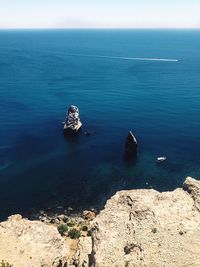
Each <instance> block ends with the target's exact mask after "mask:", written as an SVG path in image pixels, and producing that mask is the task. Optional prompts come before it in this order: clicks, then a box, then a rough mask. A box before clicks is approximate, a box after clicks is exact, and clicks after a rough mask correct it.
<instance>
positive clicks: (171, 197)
mask: <svg viewBox="0 0 200 267" xmlns="http://www.w3.org/2000/svg"><path fill="white" fill-rule="evenodd" d="M89 223H90V225H91V229H92V230H91V237H90V236H81V237H80V238H79V239H78V240H77V243H76V246H75V248H76V249H73V251H72V249H71V246H70V242H69V238H66V237H62V236H61V235H60V234H59V233H58V231H57V228H56V227H55V226H54V225H49V224H45V223H42V222H37V221H29V220H25V219H22V218H21V216H19V215H17V216H11V217H10V218H9V219H8V221H6V222H3V223H1V224H0V261H1V260H5V261H7V262H9V263H10V264H12V265H13V267H18V266H20V267H32V266H34V267H40V266H46V267H50V266H52V267H53V266H56V267H61V266H76V267H77V266H79V267H86V266H92V267H112V266H113V267H139V266H140V267H144V266H145V267H161V266H162V267H165V266H166V267H189V266H191V267H199V266H200V181H197V180H195V179H192V178H190V177H188V178H187V179H186V181H185V182H184V184H183V189H180V188H178V189H176V190H174V191H173V192H163V193H159V192H157V191H155V190H129V191H120V192H117V193H116V194H115V195H114V196H113V197H112V198H111V199H109V200H108V201H107V204H106V206H105V208H104V210H102V211H101V212H100V214H99V215H98V216H97V217H96V218H95V219H94V220H93V221H91V222H89ZM72 254H73V257H71V256H72Z"/></svg>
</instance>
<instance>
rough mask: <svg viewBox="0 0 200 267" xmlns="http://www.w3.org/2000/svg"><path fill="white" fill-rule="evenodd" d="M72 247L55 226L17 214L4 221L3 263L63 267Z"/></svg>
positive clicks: (1, 234) (0, 226)
mask: <svg viewBox="0 0 200 267" xmlns="http://www.w3.org/2000/svg"><path fill="white" fill-rule="evenodd" d="M68 254H69V248H68V246H67V244H66V243H65V240H64V238H63V237H61V235H60V234H59V233H58V231H57V228H56V227H55V226H53V225H47V224H45V223H42V222H40V221H29V220H27V219H22V217H21V215H13V216H10V217H9V218H8V220H7V221H5V222H2V223H0V262H1V261H2V260H4V261H6V262H9V263H10V264H12V266H13V267H36V266H37V267H40V266H43V267H58V266H59V267H62V266H64V264H65V263H66V262H67V259H68Z"/></svg>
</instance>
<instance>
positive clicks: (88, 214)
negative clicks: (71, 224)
mask: <svg viewBox="0 0 200 267" xmlns="http://www.w3.org/2000/svg"><path fill="white" fill-rule="evenodd" d="M95 217H96V214H95V212H94V211H91V210H84V211H83V218H84V219H85V220H89V221H92V220H94V218H95Z"/></svg>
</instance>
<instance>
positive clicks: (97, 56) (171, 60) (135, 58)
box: [67, 54, 178, 62]
mask: <svg viewBox="0 0 200 267" xmlns="http://www.w3.org/2000/svg"><path fill="white" fill-rule="evenodd" d="M67 55H68V56H79V57H95V58H108V59H121V60H140V61H165V62H178V59H172V58H146V57H115V56H102V55H87V54H67Z"/></svg>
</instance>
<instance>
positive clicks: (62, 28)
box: [0, 27, 200, 31]
mask: <svg viewBox="0 0 200 267" xmlns="http://www.w3.org/2000/svg"><path fill="white" fill-rule="evenodd" d="M1 30H200V27H199V28H194V27H190V28H189V27H185V28H183V27H177V28H172V27H169V28H167V27H158V28H154V27H152V28H148V27H108V28H104V27H96V28H95V27H88V28H87V27H84V28H81V27H80V28H78V27H58V28H56V27H44V28H42V27H29V28H28V27H27V28H22V27H19V28H14V27H12V28H11V27H8V28H0V31H1Z"/></svg>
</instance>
